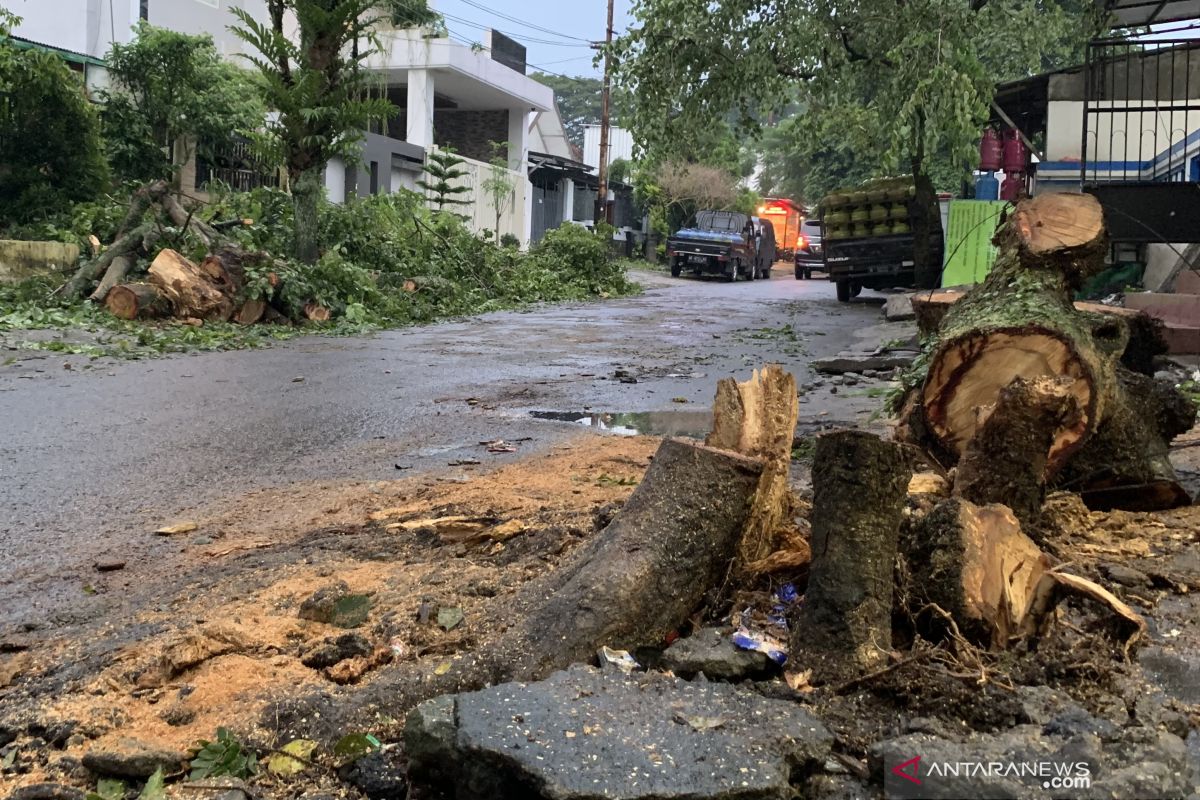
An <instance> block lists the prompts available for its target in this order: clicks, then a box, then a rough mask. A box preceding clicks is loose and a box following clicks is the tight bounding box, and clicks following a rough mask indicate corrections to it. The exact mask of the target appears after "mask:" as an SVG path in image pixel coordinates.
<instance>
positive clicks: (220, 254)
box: [62, 181, 330, 325]
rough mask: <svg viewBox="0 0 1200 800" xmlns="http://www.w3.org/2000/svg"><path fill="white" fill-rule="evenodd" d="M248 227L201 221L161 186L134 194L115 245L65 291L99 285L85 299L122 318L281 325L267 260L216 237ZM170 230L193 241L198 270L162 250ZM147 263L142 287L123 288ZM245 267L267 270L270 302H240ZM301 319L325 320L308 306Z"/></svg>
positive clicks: (320, 310)
mask: <svg viewBox="0 0 1200 800" xmlns="http://www.w3.org/2000/svg"><path fill="white" fill-rule="evenodd" d="M250 223H251V221H250V220H240V219H239V220H231V221H230V222H225V223H217V224H210V223H207V222H204V221H202V220H200V219H197V218H196V216H195V215H194V214H193V213H192V212H190V211H188V210H187V209H186V208H184V207H183V205H182V204H181V203H180V202H179V200H178V199H177V198H176V197H175V195H174V194H173V193H172V191H171V187H170V185H169V184H168V183H167V182H166V181H157V182H155V183H151V184H149V185H147V186H144V187H142V188H141V189H139V190H138V191H136V192H135V193H134V194H133V197H132V199H131V200H130V205H129V211H128V213H127V214H126V216H125V219H124V221H123V222H122V224H121V227H120V228H119V229H118V231H117V235H116V238H115V239H114V240H113V242H112V243H111V244H110V245H109V246H108V247H107V248H105V249H104V250H103V251H101V250H100V248H99V247H98V243H97V247H96V248H95V249H96V252H95V253H94V257H93V259H92V260H91V261H89V262H87V263H86V264H84V265H83V266H81V267H80V268H79V270H78V271H77V272H76V273H75V275H74V276H73V277H72V278H71V280H70V281H68V282H67V284H66V285H65V286H64V287H63V290H62V291H63V292H64V294H66V295H67V296H68V297H81V296H83V295H84V294H85V293H87V291H88V289H89V288H90V287H91V286H92V284H93V283H94V282H97V281H98V283H96V286H95V288H94V289H93V290H92V291H91V293H90V294H89V295H88V297H89V299H90V300H92V301H93V302H96V303H103V304H104V305H105V307H107V308H108V310H109V311H110V312H111V313H112V314H113V315H114V316H116V317H119V318H121V319H129V320H132V319H157V318H162V317H172V316H173V317H177V318H179V319H184V320H190V321H193V322H195V321H203V320H220V321H223V322H227V321H230V320H233V321H235V322H238V323H240V324H242V325H252V324H254V323H256V322H263V321H266V322H281V321H284V320H286V319H287V309H286V308H284V307H283V306H282V304H281V303H279V302H278V301H277V298H278V294H279V292H278V290H279V281H278V278H277V277H276V272H274V271H272V270H271V265H272V264H273V263H274V262H273V260H272V259H271V257H270V256H268V255H267V254H265V253H257V252H246V251H245V250H243V249H242V248H241V247H239V246H238V245H237V244H236V243H234V242H233V241H232V240H231V239H229V238H228V237H227V236H225V235H223V234H222V233H221V230H222V229H223V228H228V227H230V226H236V225H243V224H250ZM168 227H169V228H171V229H174V230H175V231H180V232H183V231H186V232H187V233H189V234H190V235H192V236H193V237H195V239H197V240H198V241H199V242H200V243H201V244H202V245H203V246H204V248H205V249H206V250H207V251H208V255H207V256H206V257H205V258H204V259H203V260H202V261H201V262H200V263H199V264H195V263H193V262H191V261H189V260H188V259H187V258H185V257H184V256H183V255H181V254H180V253H179V252H177V251H176V250H174V249H171V248H164V247H162V244H163V239H164V238H165V237H166V236H167V233H166V231H167V229H168ZM151 258H152V259H153V260H152V263H151V265H150V269H149V272H148V274H147V276H146V280H145V282H136V283H130V282H127V279H128V278H129V275H130V272H131V271H132V270H133V267H134V266H135V264H136V263H137V262H138V261H139V260H140V259H151ZM250 265H257V266H260V267H263V268H264V269H265V270H266V271H267V274H268V276H269V281H268V282H269V292H268V293H267V294H268V296H266V297H262V298H250V299H248V298H246V297H245V296H244V294H245V292H244V291H243V290H244V287H245V278H246V269H247V267H248V266H250ZM304 316H305V317H306V318H308V319H309V320H313V321H317V322H324V321H326V320H328V319H329V316H330V314H329V310H328V309H326V308H324V307H322V306H320V305H318V304H315V303H309V304H307V305H306V306H305V308H304Z"/></svg>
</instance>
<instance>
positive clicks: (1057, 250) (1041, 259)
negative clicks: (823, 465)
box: [921, 194, 1128, 471]
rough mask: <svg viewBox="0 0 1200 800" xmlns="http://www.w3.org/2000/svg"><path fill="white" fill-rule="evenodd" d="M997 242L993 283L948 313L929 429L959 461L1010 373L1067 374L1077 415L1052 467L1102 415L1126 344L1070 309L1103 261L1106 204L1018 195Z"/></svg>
mask: <svg viewBox="0 0 1200 800" xmlns="http://www.w3.org/2000/svg"><path fill="white" fill-rule="evenodd" d="M996 241H997V244H998V245H999V246H1000V255H999V256H998V257H997V259H996V263H995V265H994V266H993V267H992V271H991V273H990V274H989V275H988V277H987V279H986V280H985V281H984V283H982V284H981V285H980V286H978V287H977V288H976V289H974V290H973V291H971V292H969V293H968V294H967V295H966V296H965V297H963V299H961V300H959V301H958V302H956V303H955V304H954V305H953V306H952V307H951V308H950V310H949V311H948V312H947V313H946V318H945V320H943V322H942V326H941V337H940V340H939V343H938V345H937V348H936V350H935V351H934V353H933V355H932V357H931V359H930V363H929V372H928V375H927V377H926V381H925V385H924V387H923V389H922V394H921V401H922V407H923V410H924V414H925V419H926V423H927V425H928V430H929V432H930V433H932V434H933V436H934V437H935V439H936V441H937V443H938V444H940V445H941V447H942V448H943V449H944V450H945V451H947V452H949V453H950V455H951V456H952V457H953V458H958V457H961V456H962V454H963V451H964V450H965V448H966V446H967V443H968V442H970V441H971V439H972V438H974V436H975V433H976V431H977V430H978V426H979V421H978V420H979V415H978V410H979V409H980V408H982V407H986V406H989V405H992V404H994V403H995V402H996V399H997V397H998V396H999V394H1000V391H1001V390H1002V389H1003V388H1004V387H1006V386H1008V385H1009V384H1010V383H1011V382H1012V381H1013V379H1014V378H1037V377H1041V376H1051V377H1058V376H1063V377H1066V378H1071V379H1073V381H1074V382H1073V383H1072V384H1071V393H1072V394H1073V395H1074V397H1075V400H1076V402H1077V403H1078V404H1079V408H1080V411H1081V413H1080V415H1079V416H1078V418H1077V421H1076V422H1075V424H1073V425H1070V426H1066V427H1064V428H1062V429H1061V430H1059V431H1058V432H1057V433H1056V435H1055V440H1054V443H1053V445H1052V446H1051V450H1050V456H1049V463H1050V468H1051V470H1052V471H1053V470H1056V469H1057V468H1058V467H1060V466H1061V465H1062V463H1063V462H1064V461H1065V460H1066V458H1067V457H1068V456H1069V455H1070V454H1071V453H1072V452H1074V451H1075V450H1076V449H1078V448H1079V446H1080V445H1081V444H1082V443H1083V441H1084V440H1086V439H1087V437H1088V436H1090V435H1091V434H1092V432H1093V431H1095V429H1096V428H1097V427H1098V426H1099V424H1100V422H1101V420H1103V418H1104V413H1105V410H1106V407H1107V405H1108V404H1109V403H1110V402H1112V397H1113V393H1114V391H1115V389H1116V379H1115V374H1114V371H1115V362H1116V361H1117V359H1119V358H1120V355H1121V353H1122V352H1124V349H1125V345H1126V344H1127V342H1128V331H1127V329H1126V328H1125V327H1124V326H1122V325H1120V324H1119V323H1116V324H1112V325H1108V324H1107V321H1106V324H1104V325H1100V326H1094V325H1093V323H1092V320H1091V318H1090V317H1088V316H1087V315H1084V314H1080V313H1079V312H1077V311H1076V310H1075V309H1074V307H1073V306H1072V299H1071V295H1072V292H1073V290H1074V289H1075V288H1076V287H1077V285H1078V283H1079V282H1080V281H1082V280H1085V279H1086V278H1087V277H1088V276H1089V275H1091V274H1094V273H1095V272H1097V271H1099V270H1100V269H1101V268H1102V267H1103V254H1104V252H1105V249H1106V247H1107V243H1108V237H1107V236H1106V234H1105V231H1104V220H1103V215H1102V212H1101V209H1100V204H1099V202H1097V201H1096V199H1095V198H1094V197H1091V196H1090V195H1082V194H1078V195H1072V194H1055V195H1042V196H1039V197H1037V198H1035V199H1033V200H1027V201H1022V202H1021V203H1020V204H1018V206H1017V208H1016V210H1015V211H1014V212H1013V213H1012V214H1011V215H1010V216H1009V218H1008V220H1007V221H1006V222H1005V223H1004V225H1003V226H1002V227H1001V228H1000V230H999V232H998V233H997V234H996Z"/></svg>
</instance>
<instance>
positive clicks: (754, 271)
mask: <svg viewBox="0 0 1200 800" xmlns="http://www.w3.org/2000/svg"><path fill="white" fill-rule="evenodd" d="M757 277H758V267H757V266H755V264H754V262H753V261H751V262H750V269H748V270H746V280H748V281H752V280H754V279H755V278H757Z"/></svg>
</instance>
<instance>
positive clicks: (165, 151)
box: [100, 22, 265, 182]
mask: <svg viewBox="0 0 1200 800" xmlns="http://www.w3.org/2000/svg"><path fill="white" fill-rule="evenodd" d="M106 61H107V64H108V72H109V76H110V78H111V81H112V88H111V89H109V90H106V91H103V92H101V93H100V100H101V102H102V104H103V108H104V111H103V115H102V116H103V120H104V131H105V138H106V140H107V143H108V151H109V159H110V161H111V163H112V166H113V169H114V171H115V172H116V174H117V175H118V176H119V177H121V178H124V179H126V180H133V181H139V182H145V181H151V180H156V179H160V178H167V177H170V175H171V173H172V171H173V170H174V169H175V168H177V167H178V166H179V165H180V164H182V163H184V162H185V161H186V160H187V158H188V157H189V156H190V155H191V150H190V148H193V147H194V148H195V152H197V153H199V154H201V155H213V154H215V153H216V152H219V151H220V149H221V148H222V147H223V146H224V145H226V144H227V143H228V142H229V141H230V140H231V138H232V137H233V136H234V135H235V134H236V133H238V132H245V131H250V130H252V129H254V128H257V127H259V126H260V125H261V124H262V121H263V117H264V116H265V108H264V105H263V103H262V100H261V98H260V96H259V91H258V89H257V88H256V87H255V86H254V84H253V82H252V78H253V75H252V74H251V73H249V72H247V71H246V70H244V69H241V68H239V67H237V66H235V65H233V64H230V63H229V62H227V61H225V60H224V59H223V58H221V54H220V53H218V52H217V48H216V46H215V45H214V44H213V40H212V37H211V36H207V35H205V36H189V35H188V34H184V33H178V32H176V31H171V30H166V29H164V28H156V27H154V26H153V25H149V24H147V23H145V22H142V23H140V25H139V26H138V29H137V36H136V37H135V38H134V40H133V41H132V42H130V43H129V44H114V45H113V46H112V49H111V50H110V51H109V53H108V57H107V59H106Z"/></svg>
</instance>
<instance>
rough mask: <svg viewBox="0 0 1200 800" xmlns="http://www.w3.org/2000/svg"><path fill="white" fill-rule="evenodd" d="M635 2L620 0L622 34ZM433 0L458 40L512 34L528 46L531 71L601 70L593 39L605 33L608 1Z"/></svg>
mask: <svg viewBox="0 0 1200 800" xmlns="http://www.w3.org/2000/svg"><path fill="white" fill-rule="evenodd" d="M632 2H633V0H615V7H614V16H613V29H614V30H615V31H617V33H618V34H619V33H620V32H621V31H623V30H624V29H625V27H626V26H627V25H628V24H629V17H628V12H629V7H630V5H632ZM430 5H431V6H433V7H434V8H436V9H437V10H438V12H440V13H441V14H443V15H445V17H446V25H447V27H449V28H450V33H451V35H452V36H454V37H455V38H457V39H466V40H468V41H470V42H477V41H482V40H483V30H482V29H483V28H495V29H496V30H498V31H500V32H501V33H504V34H506V35H508V36H512V37H513V38H514V39H516V40H518V41H519V42H521V43H522V44H524V45H525V47H526V48H528V61H529V65H530V71H531V72H533V71H543V72H558V73H562V74H563V75H597V74H599V72H598V70H596V69H594V68H593V67H592V57H593V56H594V55H595V53H594V52H593V51H592V50H589V49H588V46H587V42H588V41H598V40H600V39H603V38H604V18H605V15H606V13H607V11H608V5H607V0H433V1H432V2H431V3H430ZM505 16H507V17H510V19H505V18H504V17H505ZM464 20H465V21H464ZM518 20H519V21H518ZM539 28H542V29H544V30H539ZM581 40H584V41H581Z"/></svg>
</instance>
